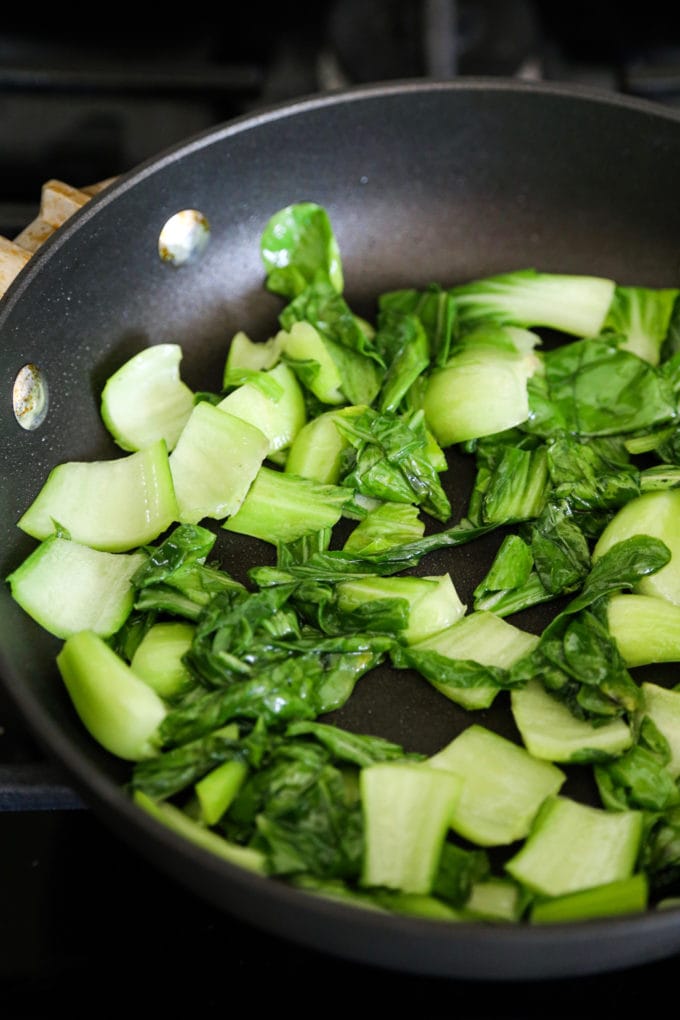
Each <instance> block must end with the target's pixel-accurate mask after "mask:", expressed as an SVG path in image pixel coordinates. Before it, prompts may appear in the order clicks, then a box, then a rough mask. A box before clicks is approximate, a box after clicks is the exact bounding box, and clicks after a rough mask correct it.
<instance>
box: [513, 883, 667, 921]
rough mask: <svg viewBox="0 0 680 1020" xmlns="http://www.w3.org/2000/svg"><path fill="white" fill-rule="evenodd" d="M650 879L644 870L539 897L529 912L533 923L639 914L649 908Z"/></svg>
mask: <svg viewBox="0 0 680 1020" xmlns="http://www.w3.org/2000/svg"><path fill="white" fill-rule="evenodd" d="M648 899H649V883H648V882H647V876H646V875H644V874H643V873H642V872H638V873H637V874H635V875H631V876H630V878H621V879H618V880H616V881H614V882H605V883H604V884H603V885H596V886H594V887H593V888H592V889H582V890H579V891H578V892H573V893H566V894H565V895H564V896H555V897H554V898H553V899H550V900H537V901H536V902H535V903H534V904H533V906H532V908H531V912H530V915H529V920H530V921H531V923H532V924H562V923H563V922H564V921H584V920H586V919H587V918H592V917H615V916H616V915H619V914H640V913H642V912H643V911H644V910H646V909H647V902H648Z"/></svg>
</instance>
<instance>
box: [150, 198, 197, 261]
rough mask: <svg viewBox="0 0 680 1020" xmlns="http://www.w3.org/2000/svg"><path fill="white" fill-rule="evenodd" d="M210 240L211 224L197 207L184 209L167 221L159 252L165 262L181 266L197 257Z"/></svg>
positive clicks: (162, 233)
mask: <svg viewBox="0 0 680 1020" xmlns="http://www.w3.org/2000/svg"><path fill="white" fill-rule="evenodd" d="M209 240H210V225H209V223H208V221H207V219H206V218H205V216H204V215H203V213H200V212H198V210H196V209H183V210H182V211H181V212H178V213H175V215H174V216H171V217H170V219H169V220H168V221H167V222H166V224H165V226H164V227H163V229H162V230H161V232H160V236H159V238H158V254H159V255H160V257H161V259H162V260H163V262H169V263H171V264H172V265H173V266H181V265H183V264H184V263H185V262H189V261H190V260H191V259H194V258H196V257H197V256H198V255H200V254H201V253H202V252H203V250H204V249H205V247H206V245H207V244H208V241H209Z"/></svg>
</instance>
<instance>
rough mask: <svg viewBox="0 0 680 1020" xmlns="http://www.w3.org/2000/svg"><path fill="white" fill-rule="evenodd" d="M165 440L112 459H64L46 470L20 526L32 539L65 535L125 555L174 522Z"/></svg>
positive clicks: (171, 485)
mask: <svg viewBox="0 0 680 1020" xmlns="http://www.w3.org/2000/svg"><path fill="white" fill-rule="evenodd" d="M177 515H178V506H177V500H176V498H175V490H174V487H173V480H172V475H171V472H170V465H169V458H168V451H167V447H166V445H165V441H164V440H163V439H159V440H157V442H155V443H151V444H150V445H149V446H146V447H145V448H144V449H143V450H139V451H138V452H136V453H130V454H127V455H126V456H124V457H118V458H114V459H113V460H100V461H89V462H87V461H68V462H66V463H64V464H58V465H57V466H56V467H55V468H53V469H52V471H50V473H49V475H48V477H47V480H46V482H45V484H44V485H43V487H42V488H41V490H40V492H39V493H38V495H37V496H36V498H35V499H34V500H33V502H32V503H31V505H30V506H29V508H28V509H27V510H26V511H25V513H24V514H22V516H21V517H20V519H19V521H18V522H17V523H18V526H19V527H20V528H21V529H22V530H23V531H25V532H27V534H29V535H32V536H33V538H37V539H45V538H48V537H49V536H50V535H53V534H56V533H58V532H60V531H61V532H67V533H68V535H69V537H70V538H72V539H73V540H74V541H75V542H80V543H82V544H83V545H90V546H92V547H93V548H94V549H103V550H105V551H106V552H128V551H130V550H132V549H136V548H138V547H139V546H143V545H146V543H147V542H152V541H153V540H154V539H155V538H158V536H159V535H160V534H161V533H162V532H163V531H165V530H166V528H168V527H170V525H171V524H172V523H173V521H176V520H177Z"/></svg>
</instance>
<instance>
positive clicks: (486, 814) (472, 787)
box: [427, 723, 567, 846]
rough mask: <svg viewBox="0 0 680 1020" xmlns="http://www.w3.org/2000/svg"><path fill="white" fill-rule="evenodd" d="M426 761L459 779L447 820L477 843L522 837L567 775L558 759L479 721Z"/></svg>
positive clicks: (501, 842)
mask: <svg viewBox="0 0 680 1020" xmlns="http://www.w3.org/2000/svg"><path fill="white" fill-rule="evenodd" d="M427 764H428V765H429V766H430V768H438V769H443V770H444V771H446V772H451V773H453V775H455V776H458V777H459V778H460V779H461V781H462V788H461V793H460V797H459V798H458V800H457V802H456V805H455V807H454V809H453V811H452V813H451V817H450V819H449V824H450V825H451V828H452V829H454V831H455V832H457V833H458V834H459V835H460V836H464V837H465V838H466V839H467V840H469V841H470V842H472V843H475V844H477V845H478V846H506V845H508V844H510V843H514V842H515V841H516V840H519V839H523V838H524V837H525V836H526V835H527V833H528V832H529V830H530V828H531V824H532V822H533V820H534V818H535V816H536V814H537V812H538V810H539V808H540V806H541V804H542V803H543V801H544V800H545V799H546V797H548V796H550V795H551V794H556V793H557V792H558V791H559V790H560V789H561V787H562V785H563V783H564V782H565V780H566V778H567V777H566V775H565V773H564V772H562V770H561V769H559V768H558V767H557V766H556V765H553V764H551V763H549V762H546V761H541V760H539V759H537V758H534V757H533V756H532V755H531V754H530V753H529V752H528V751H527V750H526V748H524V747H521V746H520V745H519V744H516V743H514V742H513V741H512V740H508V738H507V737H502V736H501V735H500V734H498V733H494V732H493V731H492V730H489V729H487V728H486V727H484V726H479V725H477V724H476V723H473V724H472V725H470V726H468V727H467V729H465V730H463V732H462V733H460V734H459V735H458V736H457V737H455V738H454V739H453V740H452V741H451V743H449V744H447V746H446V747H444V748H442V750H441V751H438V752H437V753H436V754H435V755H433V756H432V757H430V758H429V759H428V760H427Z"/></svg>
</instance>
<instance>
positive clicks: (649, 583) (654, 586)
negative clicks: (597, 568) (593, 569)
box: [593, 489, 680, 605]
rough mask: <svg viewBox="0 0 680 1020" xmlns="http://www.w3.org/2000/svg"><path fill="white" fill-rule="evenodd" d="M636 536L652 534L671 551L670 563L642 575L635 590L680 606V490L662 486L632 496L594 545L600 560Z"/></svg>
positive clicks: (594, 551)
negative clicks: (617, 546) (613, 547)
mask: <svg viewBox="0 0 680 1020" xmlns="http://www.w3.org/2000/svg"><path fill="white" fill-rule="evenodd" d="M634 535H651V536H652V537H653V538H658V539H660V540H661V541H662V542H663V543H664V544H665V545H666V546H668V549H669V550H670V554H671V558H670V562H669V563H667V564H666V565H665V566H663V567H662V568H661V569H660V570H657V571H655V572H654V573H650V574H648V575H646V576H643V577H641V578H640V580H639V581H638V582H637V584H636V585H635V589H634V590H635V591H636V592H638V593H639V594H641V595H656V596H658V597H659V598H664V599H668V600H669V601H670V602H673V603H675V604H677V605H680V489H668V490H664V489H660V490H655V491H652V492H646V493H644V494H643V495H641V496H638V497H637V498H635V499H631V500H630V502H628V503H626V504H625V506H623V507H621V509H620V510H619V511H618V512H617V513H616V514H615V515H614V517H613V518H612V520H611V521H610V522H609V523H608V524H607V525H606V527H605V528H604V529H603V531H602V533H601V534H600V536H599V538H598V540H597V542H596V543H595V546H594V548H593V563H596V562H597V561H598V560H599V559H600V557H602V556H603V555H604V554H605V553H606V552H608V550H610V549H611V548H612V546H614V545H616V543H617V542H621V541H622V540H623V539H626V538H631V537H632V536H634Z"/></svg>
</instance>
